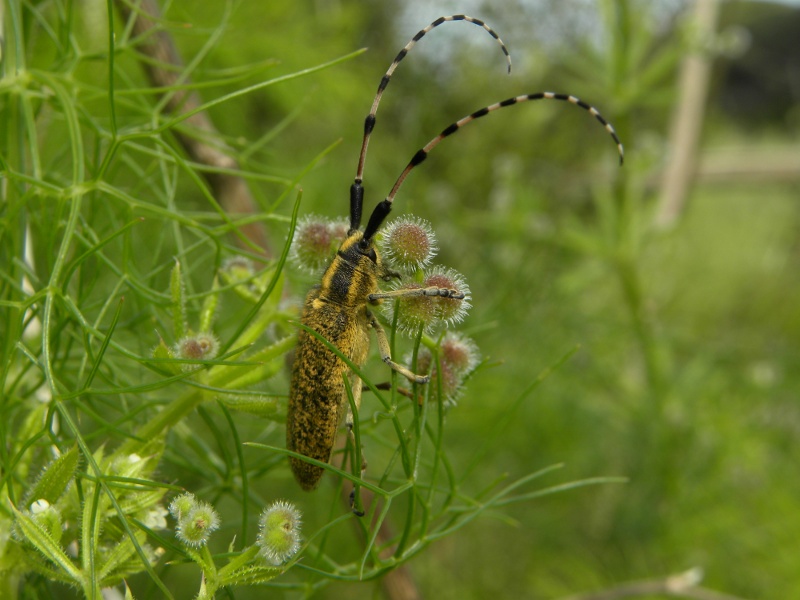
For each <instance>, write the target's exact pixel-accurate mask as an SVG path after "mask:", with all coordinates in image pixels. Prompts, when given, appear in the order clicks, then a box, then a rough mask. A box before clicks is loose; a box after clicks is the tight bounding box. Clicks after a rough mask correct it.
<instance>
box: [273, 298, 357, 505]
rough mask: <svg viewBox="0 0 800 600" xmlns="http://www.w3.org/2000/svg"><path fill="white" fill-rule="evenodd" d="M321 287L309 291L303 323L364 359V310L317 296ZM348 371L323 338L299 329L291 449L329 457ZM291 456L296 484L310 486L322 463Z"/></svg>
mask: <svg viewBox="0 0 800 600" xmlns="http://www.w3.org/2000/svg"><path fill="white" fill-rule="evenodd" d="M319 293H320V290H319V289H314V290H312V291H311V292H309V294H308V296H307V298H306V303H305V308H304V310H303V317H302V322H303V324H304V325H306V326H307V327H310V328H312V329H314V331H316V332H318V333H319V334H321V335H322V336H323V337H324V338H325V339H327V340H328V341H329V342H330V343H331V344H333V345H334V346H336V347H337V348H339V350H340V351H341V352H342V354H344V355H345V356H347V357H348V358H349V359H350V360H351V361H353V363H355V364H356V365H359V366H360V365H362V364H363V363H364V361H365V360H366V356H367V350H368V348H369V337H368V330H367V323H366V317H365V316H364V311H352V310H349V311H348V310H342V307H341V306H337V305H335V304H332V303H330V302H326V301H323V300H320V299H319ZM349 371H350V369H349V367H348V366H347V364H346V363H345V362H344V361H343V360H341V359H340V358H339V357H338V356H336V354H334V353H333V352H332V351H331V350H329V349H328V348H327V347H326V346H325V344H324V343H323V342H322V341H321V340H319V339H318V338H316V337H314V335H312V334H311V333H309V332H307V331H305V330H301V331H300V333H299V334H298V340H297V350H296V354H295V359H294V364H293V365H292V383H291V386H290V388H289V408H288V413H287V419H286V447H287V448H288V449H289V450H293V451H294V452H298V453H300V454H303V455H304V456H308V457H310V458H314V459H317V460H319V461H322V462H328V460H329V459H330V456H331V451H332V450H333V446H334V442H335V440H336V432H337V429H338V428H339V423H341V421H342V416H343V414H344V411H345V407H346V404H347V396H346V393H345V388H344V382H343V376H344V375H345V374H346V373H349ZM360 383H361V382H360V381H359V382H358V385H360ZM358 391H359V392H360V389H359V390H358ZM289 462H290V464H291V467H292V471H293V472H294V476H295V478H296V479H297V481H298V483H299V484H300V486H301V487H302V488H303V489H304V490H313V489H314V488H315V487H316V486H317V484H318V483H319V480H320V478H321V477H322V473H323V471H324V469H322V468H321V467H317V466H315V465H311V464H309V463H307V462H304V461H302V460H300V459H296V458H290V459H289Z"/></svg>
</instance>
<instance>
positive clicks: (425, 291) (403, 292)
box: [367, 287, 464, 302]
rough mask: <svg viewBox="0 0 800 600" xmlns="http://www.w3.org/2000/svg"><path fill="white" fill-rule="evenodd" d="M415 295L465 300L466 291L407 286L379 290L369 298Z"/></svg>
mask: <svg viewBox="0 0 800 600" xmlns="http://www.w3.org/2000/svg"><path fill="white" fill-rule="evenodd" d="M414 296H438V297H441V298H452V299H453V300H463V299H464V293H463V292H459V291H458V290H450V289H447V288H438V287H426V288H406V289H400V290H391V291H389V292H378V293H376V294H370V295H369V296H367V300H369V301H370V302H374V301H376V300H383V299H386V298H411V297H414Z"/></svg>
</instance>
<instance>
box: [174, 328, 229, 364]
mask: <svg viewBox="0 0 800 600" xmlns="http://www.w3.org/2000/svg"><path fill="white" fill-rule="evenodd" d="M172 352H173V355H174V356H175V358H186V359H189V360H211V359H212V358H214V357H216V356H217V352H219V341H218V340H217V338H215V337H214V336H213V335H212V334H210V333H208V332H201V333H197V334H194V335H187V336H186V337H185V338H182V339H181V340H179V341H178V343H177V344H175V348H174V349H173V351H172ZM196 367H197V365H193V364H189V363H187V364H185V365H183V368H184V370H185V371H191V370H192V369H194V368H196Z"/></svg>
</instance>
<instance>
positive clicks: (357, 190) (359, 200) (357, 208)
mask: <svg viewBox="0 0 800 600" xmlns="http://www.w3.org/2000/svg"><path fill="white" fill-rule="evenodd" d="M448 21H466V22H468V23H473V24H475V25H478V26H479V27H483V28H484V29H485V30H486V31H487V32H488V33H489V35H491V36H492V37H493V38H494V39H496V40H497V43H498V44H500V48H501V49H502V50H503V54H505V55H506V62H507V63H508V72H509V73H511V55H510V54H509V53H508V48H507V47H506V45H505V44H504V43H503V40H501V39H500V36H498V35H497V33H496V32H495V30H494V29H492V28H491V27H489V25H487V24H486V23H485V22H483V21H481V20H480V19H476V18H475V17H469V16H467V15H450V16H447V17H439V18H438V19H436V20H435V21H433V22H432V23H431V24H430V25H428V26H427V27H425V28H424V29H420V30H419V31H418V32H417V34H416V35H415V36H414V37H413V38H411V39H410V40H409V42H408V43H407V44H406V45H405V46H404V47H403V49H402V50H400V52H399V53H398V54H397V56H396V57H395V59H394V61H392V64H391V65H389V69H388V70H387V71H386V74H385V75H384V76H383V78H382V79H381V82H380V84H379V85H378V91H377V93H376V94H375V99H374V100H373V101H372V108H371V109H370V111H369V114H368V115H367V118H366V120H365V121H364V140H363V141H362V143H361V153H360V154H359V156H358V168H357V169H356V177H355V181H354V182H353V185H352V186H350V230H351V231H353V230H356V229H358V228H359V226H360V225H361V211H362V206H363V202H364V188H363V187H362V185H361V182H362V181H363V178H364V163H365V161H366V160H367V146H369V138H370V134H371V133H372V130H373V129H374V128H375V115H376V113H377V112H378V105H379V104H380V103H381V98H382V97H383V92H384V90H385V89H386V86H388V85H389V81H390V80H391V79H392V74H393V73H394V70H395V69H396V68H397V65H399V64H400V62H401V61H402V60H403V59H404V58H405V57H406V54H408V52H409V50H411V48H413V47H414V45H415V44H416V43H417V42H418V41H419V40H421V39H422V38H423V37H424V36H425V34H426V33H428V32H429V31H431V30H432V29H434V28H435V27H438V26H439V25H441V24H442V23H446V22H448Z"/></svg>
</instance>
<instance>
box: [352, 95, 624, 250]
mask: <svg viewBox="0 0 800 600" xmlns="http://www.w3.org/2000/svg"><path fill="white" fill-rule="evenodd" d="M531 100H563V101H564V102H569V103H571V104H574V105H576V106H580V107H581V108H582V109H584V110H585V111H587V112H588V113H589V114H591V115H592V116H594V118H595V119H597V120H598V121H599V122H600V124H601V125H602V126H603V127H604V128H605V130H606V131H607V132H608V134H609V135H610V136H611V138H612V139H613V140H614V143H615V144H616V145H617V152H618V153H619V164H620V165H622V163H623V161H624V159H625V150H624V148H623V147H622V142H620V140H619V137H618V136H617V132H616V131H615V130H614V127H613V126H612V125H611V123H609V122H608V121H606V119H605V118H604V117H603V115H601V114H600V113H599V112H598V110H597V109H596V108H594V107H593V106H590V105H588V104H586V103H585V102H584V101H583V100H580V99H578V98H576V97H575V96H570V95H568V94H555V93H553V92H539V93H538V94H528V95H523V96H515V97H514V98H509V99H508V100H503V101H502V102H498V103H496V104H492V105H491V106H486V107H484V108H482V109H480V110H477V111H475V112H474V113H472V114H471V115H467V116H466V117H464V118H463V119H460V120H458V121H456V122H455V123H453V124H451V125H449V126H448V127H446V128H445V129H443V130H442V132H441V133H440V134H439V135H437V136H436V137H435V138H433V139H432V140H431V141H430V142H428V143H427V144H426V145H425V146H423V147H422V148H421V149H420V150H418V151H417V153H416V154H415V155H414V157H413V158H412V159H411V161H410V162H409V163H408V165H407V166H406V168H405V169H404V170H403V172H402V173H401V174H400V177H398V178H397V181H396V182H395V184H394V187H392V191H391V192H389V195H388V196H387V197H386V200H384V201H383V202H381V203H380V204H378V206H377V207H375V212H376V213H379V214H384V213H385V214H389V212H388V210H387V207H386V206H384V207H383V208H380V210H379V207H381V205H382V204H388V205H389V210H391V204H392V202H393V201H394V197H395V196H396V195H397V191H398V190H399V189H400V186H401V185H403V181H405V178H406V177H407V176H408V174H409V173H410V172H411V171H412V170H413V169H414V167H416V166H417V165H419V164H420V163H421V162H423V161H424V160H425V159H426V158H427V157H428V154H429V153H430V151H431V150H433V149H434V148H435V147H436V146H438V145H439V144H440V143H441V142H442V140H444V139H445V138H446V137H448V136H450V135H453V134H454V133H455V132H456V131H458V130H459V129H461V128H462V127H463V126H464V125H466V124H467V123H469V122H471V121H474V120H475V119H479V118H481V117H483V116H485V115H488V114H489V113H491V112H494V111H496V110H500V109H501V108H505V107H507V106H513V105H514V104H520V103H521V102H528V101H531ZM373 214H374V213H373ZM371 222H372V219H370V223H371ZM378 226H380V224H379V225H378ZM376 231H377V229H376ZM373 234H374V232H373ZM364 237H367V236H366V233H365V236H364Z"/></svg>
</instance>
